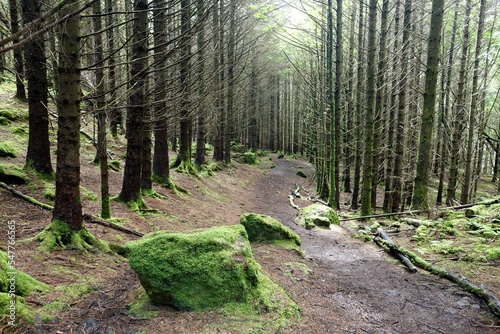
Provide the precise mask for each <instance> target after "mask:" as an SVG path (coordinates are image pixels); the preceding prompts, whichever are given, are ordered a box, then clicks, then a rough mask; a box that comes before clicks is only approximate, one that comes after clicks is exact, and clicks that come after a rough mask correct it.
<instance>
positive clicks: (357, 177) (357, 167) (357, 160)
mask: <svg viewBox="0 0 500 334" xmlns="http://www.w3.org/2000/svg"><path fill="white" fill-rule="evenodd" d="M364 11H365V4H364V2H363V1H362V0H360V1H359V21H358V43H357V44H358V73H357V81H358V90H357V93H356V148H355V156H354V188H353V191H352V200H351V208H352V209H354V210H356V209H358V201H359V193H360V181H361V164H362V159H363V158H362V145H363V138H362V132H361V128H362V126H363V122H362V119H363V117H362V106H363V103H362V99H363V98H364V96H363V91H364V89H363V88H364V82H365V74H364V71H365V70H364V66H363V59H364V52H363V50H364V49H365V43H364V29H363V28H364V26H363V23H364V15H363V14H364Z"/></svg>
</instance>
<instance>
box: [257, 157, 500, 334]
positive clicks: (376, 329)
mask: <svg viewBox="0 0 500 334" xmlns="http://www.w3.org/2000/svg"><path fill="white" fill-rule="evenodd" d="M274 162H275V163H276V168H273V169H269V170H268V171H267V173H266V175H265V176H263V177H262V178H261V179H260V180H258V181H257V182H256V183H255V184H254V193H255V198H254V199H255V201H254V202H253V208H252V209H253V211H256V212H259V213H263V214H268V215H270V216H273V217H275V218H277V219H279V220H280V221H281V222H282V223H284V224H285V225H287V226H289V227H290V228H292V229H293V230H294V231H295V232H297V233H298V234H299V235H300V237H301V238H302V243H303V245H302V248H303V250H304V251H305V253H306V259H305V260H304V263H306V264H307V265H308V266H309V268H310V269H312V273H311V274H310V275H309V277H308V279H307V280H290V279H284V278H283V276H284V275H280V272H281V271H283V266H282V262H283V259H273V258H272V257H267V258H259V256H261V254H260V253H261V252H259V250H258V249H257V250H256V252H255V253H256V257H257V258H258V260H259V261H261V262H263V263H264V264H265V265H264V267H265V268H267V270H268V271H270V272H269V274H270V275H271V276H272V277H273V278H274V279H275V280H277V281H279V283H280V284H281V285H284V286H285V289H286V290H287V291H289V292H290V293H291V295H292V297H293V298H294V300H295V301H296V302H297V303H298V304H299V305H300V307H301V308H302V310H303V319H302V321H301V322H300V324H299V325H297V326H296V327H295V328H291V329H289V330H287V332H291V333H292V332H293V333H405V334H410V333H419V334H424V333H429V334H430V333H454V334H458V333H464V334H470V333H483V334H484V333H499V332H500V330H499V329H498V328H488V327H484V326H480V325H479V324H484V323H491V320H492V316H491V315H490V313H489V311H488V309H487V306H486V305H485V303H483V302H482V301H480V300H479V299H477V298H476V297H473V296H471V295H470V294H468V293H466V292H464V291H463V290H462V289H460V288H458V287H457V286H455V285H454V284H452V283H450V282H448V281H446V280H443V279H439V278H437V277H435V276H432V275H429V274H427V273H425V272H423V271H420V270H419V272H418V273H416V274H411V273H409V272H407V271H406V270H405V269H403V268H401V267H400V266H399V265H397V264H392V263H390V262H388V261H387V259H388V257H387V256H386V255H385V254H384V253H383V252H381V251H380V249H379V248H377V247H376V246H375V245H373V244H372V243H364V242H362V241H359V240H356V239H353V238H352V237H351V236H350V235H349V234H348V233H347V232H346V230H345V229H343V228H342V227H339V226H335V227H333V229H332V230H319V229H316V230H304V229H302V228H299V227H298V226H297V225H296V224H295V223H294V222H293V219H294V216H295V213H296V211H295V210H294V209H293V208H292V207H291V206H290V205H289V203H288V199H287V195H288V194H289V192H290V189H293V188H294V184H295V183H299V184H300V183H301V184H303V185H304V186H306V184H305V183H306V182H307V181H304V179H302V178H300V177H298V176H296V171H297V169H298V168H300V169H302V170H303V171H305V172H306V174H309V175H312V171H313V169H312V167H311V166H310V165H309V164H307V163H305V162H303V161H300V160H290V161H286V160H282V159H281V160H278V159H274ZM306 188H307V186H306ZM273 268H276V269H275V270H273ZM292 275H293V273H292Z"/></svg>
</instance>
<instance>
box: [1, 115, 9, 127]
mask: <svg viewBox="0 0 500 334" xmlns="http://www.w3.org/2000/svg"><path fill="white" fill-rule="evenodd" d="M10 123H11V121H10V120H9V119H8V118H7V117H3V116H0V125H9V124H10Z"/></svg>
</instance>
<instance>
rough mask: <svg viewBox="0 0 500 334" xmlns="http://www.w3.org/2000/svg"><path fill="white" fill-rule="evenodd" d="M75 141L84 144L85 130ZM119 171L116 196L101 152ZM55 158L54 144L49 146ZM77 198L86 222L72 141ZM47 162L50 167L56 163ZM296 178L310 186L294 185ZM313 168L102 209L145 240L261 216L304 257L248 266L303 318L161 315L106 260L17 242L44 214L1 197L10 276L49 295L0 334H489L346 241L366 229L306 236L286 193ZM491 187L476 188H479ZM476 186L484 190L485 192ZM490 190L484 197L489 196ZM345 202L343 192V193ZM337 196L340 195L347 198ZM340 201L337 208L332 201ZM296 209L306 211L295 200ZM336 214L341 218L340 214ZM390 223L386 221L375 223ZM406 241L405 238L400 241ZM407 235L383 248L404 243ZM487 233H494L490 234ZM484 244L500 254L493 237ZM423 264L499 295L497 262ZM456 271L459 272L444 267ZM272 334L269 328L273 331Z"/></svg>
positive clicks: (482, 309) (21, 147)
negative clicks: (18, 274) (27, 318)
mask: <svg viewBox="0 0 500 334" xmlns="http://www.w3.org/2000/svg"><path fill="white" fill-rule="evenodd" d="M10 96H12V91H10V92H7V93H6V94H5V96H4V95H1V94H0V109H8V110H17V111H18V112H19V115H20V118H19V119H18V120H16V121H13V122H12V123H8V124H5V125H1V126H0V141H9V142H10V143H11V144H12V145H13V146H14V147H15V148H16V150H17V157H15V158H0V163H13V164H16V165H17V166H19V167H22V166H23V165H24V162H25V159H26V156H25V153H24V152H25V147H26V144H27V122H26V118H27V112H26V105H25V104H21V103H15V104H12V102H10V101H12V99H10ZM87 121H88V122H85V120H84V124H85V127H84V129H85V131H87V132H88V133H89V134H92V122H91V120H90V119H89V120H87ZM55 123H56V122H55V119H53V118H51V127H50V129H51V141H52V142H53V143H55V129H54V124H55ZM108 147H109V150H110V151H111V152H113V154H114V157H115V159H117V160H118V161H119V162H120V164H121V169H120V170H119V171H110V192H111V194H112V195H116V194H118V192H119V190H120V188H121V182H122V177H123V173H122V170H123V160H124V159H123V157H124V152H125V150H124V148H125V147H126V142H125V139H124V138H123V136H119V137H118V138H117V139H111V140H110V142H109V144H108ZM52 149H53V155H54V156H55V146H53V147H52ZM81 152H82V155H81V186H82V187H81V190H82V205H83V210H84V212H85V213H89V214H92V215H97V214H98V213H99V212H100V202H99V201H98V197H99V196H98V194H99V189H100V186H99V185H100V179H99V168H98V167H97V166H96V165H95V164H94V163H92V160H93V157H94V154H95V148H94V147H93V145H92V143H91V142H89V141H88V140H87V139H86V138H84V137H83V136H82V149H81ZM54 160H55V159H54ZM298 170H301V171H303V172H304V173H305V174H306V175H307V176H308V178H307V179H305V178H301V177H300V176H298V175H296V173H297V171H298ZM313 175H314V168H313V166H312V165H311V164H309V163H307V162H306V161H304V160H301V159H291V158H285V159H277V156H276V155H275V154H271V155H269V156H267V157H261V158H260V164H259V165H256V166H249V165H244V164H240V163H237V162H235V163H234V165H233V166H232V167H226V168H224V169H222V170H221V171H218V172H216V173H215V175H213V176H203V177H197V176H190V175H186V174H181V173H177V172H175V171H172V178H173V181H174V182H175V183H176V184H177V185H179V186H181V187H183V188H185V189H186V190H188V191H189V193H190V194H189V195H187V194H175V193H173V192H172V191H170V190H168V189H165V188H162V187H161V186H159V185H155V190H156V191H157V192H158V193H159V194H162V195H164V197H165V198H163V199H160V198H147V197H146V198H145V202H146V204H147V206H148V207H149V208H150V209H152V210H150V211H146V212H132V211H130V210H129V209H128V208H127V207H126V206H125V205H123V204H122V203H118V202H112V203H111V211H112V215H113V217H116V218H114V220H113V221H114V222H115V223H116V224H120V225H122V226H123V227H126V228H129V229H132V230H136V231H139V232H141V233H148V232H153V231H157V230H167V231H172V232H182V231H187V230H192V229H196V228H207V227H212V226H220V225H231V224H238V223H239V217H240V215H241V214H243V213H246V212H255V213H260V214H266V215H270V216H272V217H274V218H276V219H278V220H279V221H281V222H282V223H283V224H285V225H286V226H288V227H290V228H291V229H293V230H294V231H295V232H296V233H297V234H299V235H300V237H301V238H302V249H303V251H304V255H302V254H298V253H297V252H296V251H293V250H289V249H285V248H281V247H278V246H273V245H265V244H252V250H253V254H254V257H255V259H256V261H257V262H258V263H259V264H260V265H261V266H262V269H263V271H264V272H265V274H267V275H268V276H269V277H271V278H272V280H274V281H275V282H276V283H277V284H279V285H280V286H281V287H283V289H284V290H285V291H286V293H287V294H288V295H289V296H290V297H291V298H292V299H293V300H294V301H295V302H296V303H297V305H298V306H299V307H300V309H301V317H300V319H290V320H289V321H287V322H285V323H282V324H281V325H280V326H278V327H276V323H277V322H278V323H279V319H276V317H278V318H279V317H280V315H275V314H272V313H270V314H265V312H264V313H263V314H262V315H261V316H258V317H255V316H254V315H248V316H246V315H244V314H235V313H231V312H229V313H228V312H227V311H223V310H215V311H210V312H181V311H177V310H174V309H173V308H169V307H159V306H155V305H152V304H151V303H149V302H148V300H147V297H146V298H144V295H145V294H144V291H143V290H142V288H141V286H140V284H139V280H138V278H137V276H136V275H135V273H134V271H133V270H132V269H131V268H130V266H129V264H128V262H127V260H126V259H125V258H123V257H121V256H118V255H116V254H115V255H113V254H103V253H98V252H82V251H79V250H75V249H64V250H63V249H61V250H58V251H55V252H53V253H51V254H47V253H44V252H42V251H40V250H38V249H37V246H38V245H37V244H36V243H35V242H26V241H25V240H26V239H28V238H31V237H33V236H35V235H36V234H37V233H39V232H40V231H42V230H43V229H44V228H45V227H46V226H47V225H48V224H49V222H50V220H51V212H50V211H47V210H43V209H40V208H39V207H36V206H34V205H32V204H29V203H27V202H25V201H23V200H20V199H18V198H17V197H14V196H13V195H12V194H11V193H10V192H8V191H6V190H4V189H0V226H1V230H0V247H1V248H2V249H4V250H5V249H6V245H7V243H8V235H7V222H12V221H15V226H16V266H17V269H19V270H22V271H24V272H26V273H28V274H29V275H31V276H33V277H34V278H36V279H38V280H39V281H42V282H44V283H46V284H48V285H49V286H50V291H49V292H48V293H47V294H45V295H40V296H38V295H33V296H29V297H27V298H26V303H27V305H28V306H30V307H31V308H32V309H34V310H35V312H36V314H37V315H36V316H35V317H34V323H33V324H26V323H19V324H18V326H16V327H9V326H6V321H7V320H6V319H5V318H3V319H0V333H64V334H66V333H86V334H92V333H93V334H104V333H109V334H111V333H115V334H139V333H150V334H161V333H270V332H279V333H314V334H316V333H405V334H411V333H415V334H416V333H418V334H421V333H429V334H430V333H450V334H451V333H453V334H459V333H464V334H466V333H467V334H470V333H481V334H487V333H499V332H500V327H499V325H500V323H499V320H498V318H495V317H494V316H493V315H492V314H491V312H490V311H489V309H488V307H487V305H486V304H485V303H484V302H483V301H481V300H479V299H478V298H477V297H475V296H472V295H470V294H469V293H467V292H464V291H463V290H462V289H461V288H459V287H458V286H456V285H455V284H453V283H451V282H449V281H446V280H444V279H440V278H438V277H436V276H433V275H431V274H428V273H426V272H424V271H421V270H419V271H418V272H417V273H413V274H412V273H409V272H408V271H407V270H406V269H404V268H402V267H401V266H400V264H399V262H397V261H396V260H394V259H393V258H392V257H390V256H389V255H387V254H386V252H385V251H383V250H381V249H380V248H379V247H378V246H376V245H375V244H374V243H373V242H371V241H370V242H364V241H362V240H358V239H356V238H353V236H354V234H356V233H357V231H355V230H353V226H355V227H359V225H369V224H373V222H374V221H371V222H366V223H363V224H362V223H353V222H350V221H348V222H347V221H346V222H342V224H341V225H340V226H332V228H331V229H330V230H323V229H314V230H305V229H303V228H301V227H299V226H297V225H296V224H295V223H294V218H295V216H296V210H295V209H294V208H292V207H291V206H290V204H289V200H288V195H289V194H290V191H291V190H292V189H295V188H296V187H297V185H301V186H302V187H303V188H305V189H310V190H312V189H314V184H313V183H312V182H311V180H312V179H313ZM30 179H31V181H30V182H29V183H28V184H26V185H19V186H15V188H16V189H18V190H20V191H22V192H23V193H25V194H27V195H30V196H33V197H34V198H36V199H38V200H39V201H41V202H45V203H49V204H53V202H52V200H53V197H54V184H53V182H48V181H45V180H42V179H39V178H37V177H36V176H34V175H31V177H30ZM486 186H487V187H490V188H493V191H486V192H489V193H490V194H492V193H495V191H494V189H495V188H496V185H492V184H488V182H485V183H484V187H486ZM484 187H482V189H483V188H484ZM489 190H491V189H489ZM347 195H348V194H347ZM347 195H346V196H347ZM347 200H348V198H347V197H346V198H343V200H342V203H344V202H347ZM296 204H298V205H299V206H301V207H302V206H306V205H308V204H309V202H307V201H304V200H299V199H297V200H296ZM347 211H348V210H347V208H346V207H343V210H341V214H348V212H347ZM378 222H379V223H381V224H382V225H384V226H385V225H390V224H391V223H392V222H391V221H387V222H384V221H378ZM85 226H86V228H87V230H89V231H90V232H91V233H92V234H94V235H95V236H96V237H98V238H100V239H102V240H106V241H108V242H112V243H115V244H125V243H126V242H128V241H131V240H135V239H137V238H138V237H137V236H134V235H130V234H126V233H123V232H119V231H116V230H114V229H110V228H108V227H104V226H101V225H95V224H91V223H85ZM403 232H404V231H403ZM414 232H415V231H414V230H411V231H409V230H407V231H406V232H405V233H400V234H398V235H396V236H394V237H393V239H394V240H395V241H396V242H398V243H401V244H403V245H405V246H415V245H414V244H413V245H412V243H413V242H412V241H411V235H412V234H414ZM495 235H497V234H495ZM483 239H484V240H483V242H484V243H486V244H488V245H492V246H495V247H496V248H494V249H499V247H500V245H498V244H499V242H500V241H499V239H500V238H498V237H493V238H490V239H487V238H483ZM427 255H428V256H426V258H427V260H429V261H431V262H434V263H437V264H438V265H442V264H446V265H449V266H451V268H452V269H454V270H455V271H458V272H459V273H460V274H463V275H465V276H466V277H467V278H468V279H469V280H471V281H473V282H474V283H476V284H484V286H485V287H486V288H488V289H489V290H491V291H493V292H494V293H496V294H497V295H500V268H499V261H498V258H497V259H496V260H492V261H487V262H464V261H461V260H460V259H459V258H457V255H456V254H451V258H450V257H449V256H448V257H447V258H443V257H442V256H440V255H438V254H436V253H430V254H427ZM457 263H460V264H461V265H460V266H457V265H454V264H457ZM271 328H272V330H271Z"/></svg>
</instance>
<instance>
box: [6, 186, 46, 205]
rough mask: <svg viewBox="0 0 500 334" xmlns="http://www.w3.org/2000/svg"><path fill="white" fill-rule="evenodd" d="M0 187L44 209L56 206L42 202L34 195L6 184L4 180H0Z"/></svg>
mask: <svg viewBox="0 0 500 334" xmlns="http://www.w3.org/2000/svg"><path fill="white" fill-rule="evenodd" d="M0 187H2V188H4V189H5V190H8V191H10V192H11V193H12V194H13V195H15V196H17V197H19V198H22V199H24V200H25V201H27V202H29V203H31V204H34V205H36V206H38V207H40V208H42V209H45V210H53V209H54V207H53V206H52V205H49V204H45V203H42V202H40V201H38V200H36V199H34V198H33V197H30V196H27V195H25V194H23V193H22V192H20V191H19V190H16V189H14V188H12V187H11V186H8V185H6V184H5V183H3V182H0Z"/></svg>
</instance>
